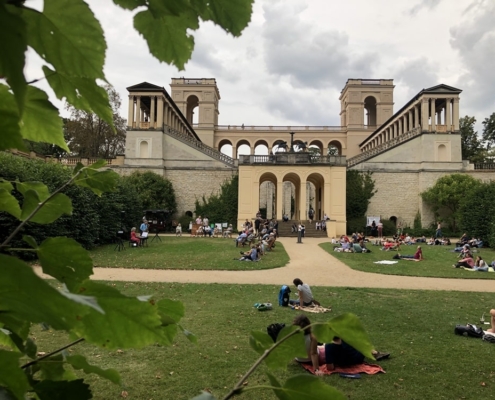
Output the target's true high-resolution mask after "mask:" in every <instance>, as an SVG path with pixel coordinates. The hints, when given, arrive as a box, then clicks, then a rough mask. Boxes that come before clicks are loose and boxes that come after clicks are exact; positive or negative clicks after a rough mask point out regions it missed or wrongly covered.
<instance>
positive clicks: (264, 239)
mask: <svg viewBox="0 0 495 400" xmlns="http://www.w3.org/2000/svg"><path fill="white" fill-rule="evenodd" d="M277 228H278V222H277V220H275V219H272V220H268V219H266V220H265V219H262V218H261V213H260V212H259V211H258V213H257V214H256V219H255V221H254V224H253V223H252V222H251V221H249V220H247V219H246V221H245V222H244V224H243V225H242V228H241V230H240V232H239V236H238V237H237V238H236V239H235V245H236V247H243V246H244V245H246V244H248V245H250V249H249V250H248V251H245V252H243V251H241V252H240V253H241V258H239V259H238V260H239V261H259V260H260V259H261V257H262V256H264V255H265V254H266V253H267V252H269V251H271V250H272V249H273V248H274V247H275V241H276V240H277V237H278V231H277ZM236 260H237V259H236Z"/></svg>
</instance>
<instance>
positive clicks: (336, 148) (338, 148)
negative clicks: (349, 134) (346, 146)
mask: <svg viewBox="0 0 495 400" xmlns="http://www.w3.org/2000/svg"><path fill="white" fill-rule="evenodd" d="M327 154H328V155H329V156H340V155H342V144H341V143H340V142H339V141H338V140H332V141H331V142H330V143H328V151H327Z"/></svg>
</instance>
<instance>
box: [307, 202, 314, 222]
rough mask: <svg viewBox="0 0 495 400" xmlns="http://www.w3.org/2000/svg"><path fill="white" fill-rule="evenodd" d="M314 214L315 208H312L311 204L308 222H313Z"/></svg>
mask: <svg viewBox="0 0 495 400" xmlns="http://www.w3.org/2000/svg"><path fill="white" fill-rule="evenodd" d="M314 216H315V210H313V207H312V206H309V211H308V219H309V223H310V224H311V223H313V218H314Z"/></svg>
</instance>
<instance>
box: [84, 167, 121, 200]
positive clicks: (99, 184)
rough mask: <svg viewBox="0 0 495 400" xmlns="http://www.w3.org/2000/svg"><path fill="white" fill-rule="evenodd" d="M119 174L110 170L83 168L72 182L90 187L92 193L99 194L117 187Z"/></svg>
mask: <svg viewBox="0 0 495 400" xmlns="http://www.w3.org/2000/svg"><path fill="white" fill-rule="evenodd" d="M118 182H119V175H118V174H117V173H116V172H114V171H110V170H106V171H97V170H95V169H92V168H84V169H82V170H81V172H80V174H79V175H78V176H77V178H76V179H74V183H75V184H76V185H78V186H83V187H87V188H89V189H91V190H92V191H93V193H95V194H96V195H98V196H101V195H102V193H105V192H113V191H115V190H116V189H117V185H118Z"/></svg>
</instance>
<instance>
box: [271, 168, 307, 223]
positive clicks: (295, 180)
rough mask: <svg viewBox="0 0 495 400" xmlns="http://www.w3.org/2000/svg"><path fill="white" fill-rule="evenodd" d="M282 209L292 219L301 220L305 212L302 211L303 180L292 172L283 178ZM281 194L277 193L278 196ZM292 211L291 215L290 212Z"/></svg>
mask: <svg viewBox="0 0 495 400" xmlns="http://www.w3.org/2000/svg"><path fill="white" fill-rule="evenodd" d="M282 181H283V186H282V187H283V193H282V201H281V204H282V209H283V210H285V211H286V213H287V214H288V215H289V217H290V219H296V220H297V219H301V216H302V215H303V213H304V210H301V204H302V203H303V202H302V201H301V198H300V196H301V178H300V177H299V175H298V174H296V173H294V172H291V173H288V174H286V175H285V176H284V177H283V178H282ZM278 195H279V194H278V193H277V196H278ZM288 210H290V213H289V211H288Z"/></svg>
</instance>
